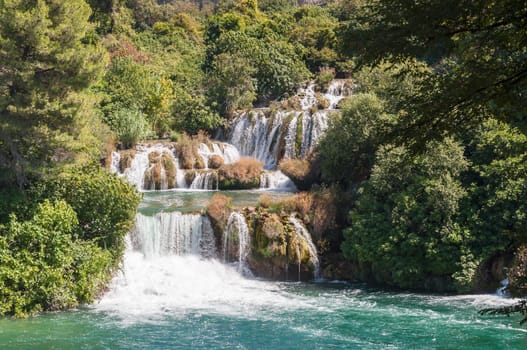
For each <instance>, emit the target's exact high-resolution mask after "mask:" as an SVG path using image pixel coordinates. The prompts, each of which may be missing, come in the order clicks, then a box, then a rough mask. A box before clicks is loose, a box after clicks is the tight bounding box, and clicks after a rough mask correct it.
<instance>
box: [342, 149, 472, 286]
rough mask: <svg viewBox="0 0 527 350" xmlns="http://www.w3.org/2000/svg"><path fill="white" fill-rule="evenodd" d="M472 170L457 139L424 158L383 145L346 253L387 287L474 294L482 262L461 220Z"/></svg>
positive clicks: (348, 233)
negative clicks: (464, 181)
mask: <svg viewBox="0 0 527 350" xmlns="http://www.w3.org/2000/svg"><path fill="white" fill-rule="evenodd" d="M466 167H467V161H466V160H465V159H464V156H463V148H462V147H461V146H460V145H459V144H458V143H456V142H454V141H452V140H451V139H447V140H445V141H444V142H442V143H438V142H432V143H430V144H429V145H428V147H427V149H426V150H425V152H424V153H423V154H421V155H419V156H417V157H415V156H413V155H412V154H411V153H410V152H408V151H407V150H406V149H405V148H403V147H395V148H394V147H393V146H392V147H390V146H384V147H382V148H380V149H379V151H378V153H377V159H376V164H375V166H374V168H373V171H372V175H371V177H370V179H369V180H368V181H366V182H365V183H364V184H363V186H362V187H361V189H360V190H359V192H358V199H357V202H356V207H355V208H354V209H353V210H352V212H351V215H350V218H351V226H350V227H349V228H348V229H346V230H345V234H344V235H345V241H344V243H343V245H342V250H343V252H344V254H345V255H346V256H347V257H348V258H351V259H353V260H354V261H357V262H358V263H359V264H360V266H362V267H363V268H365V267H368V268H365V270H364V271H366V272H365V275H366V276H365V277H367V278H368V277H369V278H371V277H373V278H374V279H375V280H376V281H377V282H380V283H383V284H388V285H393V286H397V287H401V288H414V289H430V290H435V291H438V290H443V291H444V290H454V289H457V290H466V289H469V288H470V287H471V285H470V283H471V282H472V279H471V277H472V276H473V274H474V270H475V268H476V266H477V265H476V262H475V261H474V259H473V257H472V255H471V252H470V251H469V250H468V247H467V243H468V242H469V240H470V235H469V232H468V230H466V229H465V228H464V227H462V226H461V225H460V224H459V220H458V216H459V205H460V201H461V200H462V199H463V198H464V197H465V196H466V195H467V194H466V191H465V190H464V189H463V187H462V186H461V182H460V174H461V172H462V171H464V170H466ZM368 269H369V271H370V273H371V275H372V276H367V275H368V272H367V271H368Z"/></svg>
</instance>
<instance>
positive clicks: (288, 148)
mask: <svg viewBox="0 0 527 350" xmlns="http://www.w3.org/2000/svg"><path fill="white" fill-rule="evenodd" d="M300 115H301V113H297V114H296V115H295V116H294V117H293V119H292V120H291V122H290V123H289V125H288V127H287V134H286V136H285V152H284V159H291V158H296V153H297V152H296V132H297V128H298V125H297V123H298V118H299V116H300Z"/></svg>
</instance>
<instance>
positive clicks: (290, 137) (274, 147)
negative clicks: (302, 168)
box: [227, 79, 352, 169]
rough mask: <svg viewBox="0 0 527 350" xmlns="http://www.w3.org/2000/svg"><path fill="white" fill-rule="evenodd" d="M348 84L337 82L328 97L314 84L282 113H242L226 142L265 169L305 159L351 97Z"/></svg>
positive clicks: (266, 109) (279, 111) (341, 81)
mask: <svg viewBox="0 0 527 350" xmlns="http://www.w3.org/2000/svg"><path fill="white" fill-rule="evenodd" d="M351 93H352V86H351V84H350V82H349V81H348V80H340V79H339V80H334V81H332V82H331V83H330V84H329V87H328V89H327V91H326V92H325V93H320V92H317V91H316V85H315V84H314V83H311V84H309V85H308V86H307V87H306V88H303V89H300V90H299V92H298V94H297V95H295V96H293V97H291V98H289V99H288V100H287V101H285V102H284V103H282V107H283V108H282V109H279V110H273V109H271V108H259V109H253V110H250V111H245V112H241V113H240V114H238V115H237V116H236V117H235V118H234V119H233V121H232V123H231V127H230V131H229V133H228V137H227V142H228V143H230V144H232V145H234V146H235V147H236V148H237V149H238V150H239V152H240V154H241V155H242V156H247V157H253V158H256V159H258V160H260V161H261V162H263V163H264V165H265V168H266V169H275V168H276V167H277V165H278V163H279V162H280V160H282V159H292V158H305V157H306V156H308V155H309V153H310V152H311V151H312V150H313V149H314V147H315V146H316V145H317V143H318V140H319V139H320V137H321V136H322V135H323V134H324V132H325V131H326V129H327V128H328V120H329V118H330V115H331V113H334V112H335V110H336V109H337V108H338V104H339V102H340V101H342V100H343V99H344V98H346V97H348V96H351Z"/></svg>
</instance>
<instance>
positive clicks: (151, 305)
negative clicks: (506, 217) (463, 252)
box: [0, 192, 527, 350]
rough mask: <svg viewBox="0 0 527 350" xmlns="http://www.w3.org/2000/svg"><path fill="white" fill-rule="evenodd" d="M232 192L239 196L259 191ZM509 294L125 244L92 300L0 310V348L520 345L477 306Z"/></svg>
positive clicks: (510, 323) (191, 203)
mask: <svg viewBox="0 0 527 350" xmlns="http://www.w3.org/2000/svg"><path fill="white" fill-rule="evenodd" d="M231 195H233V196H234V197H235V202H236V203H238V204H243V205H247V204H251V201H252V203H254V202H255V200H256V199H257V197H258V193H253V192H247V193H231ZM275 195H276V196H280V194H275ZM209 197H210V193H209V194H208V193H200V194H193V195H190V194H188V193H177V192H173V193H152V194H146V196H145V199H144V200H143V203H142V205H141V208H140V211H141V212H143V213H155V212H157V211H161V210H170V209H174V210H188V211H195V210H199V208H200V207H203V203H205V202H206V200H207V199H208V198H209ZM512 302H513V301H511V300H508V299H504V298H500V297H498V296H495V295H466V296H442V295H423V294H414V293H403V292H387V291H380V290H375V289H371V288H368V287H367V286H366V285H354V284H347V283H340V282H323V283H292V282H291V283H283V282H270V281H264V280H258V279H253V278H247V277H244V276H241V275H240V274H239V273H238V271H237V270H236V269H235V268H234V267H231V266H227V265H225V264H222V263H221V262H219V261H216V260H210V259H209V260H207V259H201V258H199V257H197V256H175V255H174V256H163V257H157V258H155V259H146V258H144V256H143V255H142V254H141V253H140V252H137V251H133V250H132V249H129V250H128V251H127V253H126V255H125V261H124V267H123V274H122V275H121V276H117V277H116V278H115V280H114V282H113V283H112V286H111V287H110V290H109V291H108V292H107V293H106V294H105V295H104V296H103V297H102V298H101V300H100V301H98V302H96V303H94V304H93V305H87V306H84V307H82V308H80V309H78V310H75V311H69V312H58V313H48V314H43V315H40V316H38V317H33V318H29V319H22V320H13V319H0V349H1V350H4V349H284V350H285V349H527V327H522V326H519V323H518V322H519V318H517V317H502V316H481V315H478V310H480V309H482V308H485V307H489V306H497V305H507V304H510V303H512Z"/></svg>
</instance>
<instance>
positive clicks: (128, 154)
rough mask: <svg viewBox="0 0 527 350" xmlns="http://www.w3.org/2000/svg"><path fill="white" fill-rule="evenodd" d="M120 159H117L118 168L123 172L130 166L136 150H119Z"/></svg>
mask: <svg viewBox="0 0 527 350" xmlns="http://www.w3.org/2000/svg"><path fill="white" fill-rule="evenodd" d="M120 153H121V159H120V160H119V169H120V171H121V172H124V171H125V170H126V169H128V168H129V167H131V166H132V160H134V157H135V154H136V150H135V149H127V150H124V151H121V152H120Z"/></svg>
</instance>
